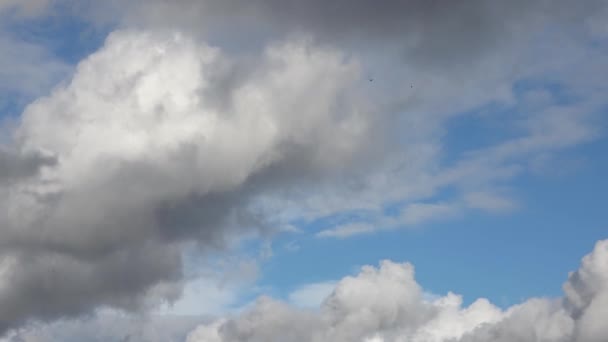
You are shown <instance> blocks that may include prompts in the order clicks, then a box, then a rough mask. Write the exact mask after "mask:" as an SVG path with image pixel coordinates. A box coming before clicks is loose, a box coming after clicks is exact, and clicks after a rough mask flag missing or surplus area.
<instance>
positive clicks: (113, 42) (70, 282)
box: [0, 31, 370, 329]
mask: <svg viewBox="0 0 608 342" xmlns="http://www.w3.org/2000/svg"><path fill="white" fill-rule="evenodd" d="M235 63H236V62H232V61H231V60H230V57H229V56H226V55H223V54H222V51H221V50H219V49H217V48H213V47H210V46H207V45H204V44H200V43H197V42H196V41H195V40H193V39H190V38H189V37H187V36H184V35H181V34H179V33H146V32H138V31H123V32H116V33H114V34H112V35H111V36H110V37H109V38H108V40H107V42H106V45H105V46H104V47H103V48H102V49H101V50H100V51H99V52H97V53H95V54H93V55H92V56H90V57H89V58H88V59H86V60H85V61H83V62H82V63H80V64H79V66H78V68H77V70H76V73H75V75H74V77H73V79H72V80H71V81H70V82H69V84H67V85H65V86H62V87H59V88H57V89H56V90H55V91H54V92H53V93H52V94H51V95H50V96H48V97H45V98H41V99H39V100H37V101H35V102H34V103H32V104H31V105H29V106H28V107H27V109H26V110H25V112H24V113H23V115H22V119H21V124H20V126H19V127H18V129H17V131H16V138H15V140H16V145H17V147H18V149H19V150H22V151H25V152H24V153H25V154H26V155H33V153H34V152H28V151H44V153H46V154H49V155H51V156H54V158H56V164H54V165H52V167H47V168H44V169H43V170H40V174H39V176H38V177H35V178H33V179H27V180H23V181H18V182H10V183H8V184H7V185H6V186H7V188H6V189H5V190H4V191H5V193H6V194H7V197H5V198H4V199H3V200H2V201H1V202H0V203H1V205H2V210H3V212H7V213H8V216H3V217H2V218H1V220H2V221H1V224H0V227H1V228H0V236H1V242H0V244H1V246H2V247H1V250H2V255H1V257H2V264H3V269H4V271H3V276H2V282H1V283H0V285H1V286H0V322H2V329H5V328H7V327H10V326H14V325H18V324H20V323H23V322H25V321H26V320H28V319H30V318H40V319H53V318H55V317H61V316H63V315H76V314H80V313H82V312H86V311H87V310H89V309H92V308H95V307H97V306H99V305H109V306H113V307H118V308H124V309H129V310H135V309H137V308H140V307H142V306H145V305H147V303H148V302H149V300H152V301H153V302H154V301H157V300H164V299H174V298H175V296H176V295H177V294H178V293H179V286H180V279H181V275H180V273H181V261H180V260H181V252H180V243H181V242H183V241H186V240H196V241H198V242H199V244H200V247H202V248H204V249H205V248H206V249H207V250H212V249H217V248H221V247H222V246H224V245H225V244H226V243H227V242H230V241H231V240H234V239H238V238H240V237H244V236H247V235H248V234H249V233H247V232H255V231H256V230H257V231H260V230H265V229H267V228H269V227H268V224H267V223H266V222H264V220H265V217H263V216H262V215H260V214H259V213H258V212H257V211H256V208H253V207H252V206H251V205H250V204H251V203H250V201H248V198H249V197H251V195H253V194H255V193H258V192H260V191H265V190H268V189H271V188H272V187H273V184H279V183H281V182H286V181H288V180H289V179H290V178H291V177H293V176H294V175H295V176H298V175H299V174H301V175H306V174H314V173H327V172H333V170H339V169H340V168H342V167H343V166H345V165H348V164H349V162H350V160H351V159H353V157H354V155H356V154H358V153H360V151H362V150H364V149H362V148H361V144H362V143H364V142H365V140H366V138H365V136H366V130H367V128H368V123H369V122H370V121H369V120H368V116H367V113H366V112H365V111H364V108H365V106H364V105H363V104H361V101H359V100H358V99H357V97H355V94H356V93H357V91H356V87H355V88H353V84H355V85H356V84H357V83H356V80H357V78H358V77H359V67H358V65H357V63H356V62H355V61H350V60H346V59H345V58H344V57H343V56H342V55H341V54H340V53H339V52H338V51H335V50H332V49H326V48H320V47H317V46H315V45H314V44H312V43H310V42H309V41H306V40H297V41H290V42H287V43H285V44H278V45H273V46H271V47H269V48H268V49H267V50H266V52H265V53H264V54H263V56H261V57H260V58H259V59H257V58H256V59H253V60H251V61H249V62H248V63H246V64H245V67H246V70H245V71H244V72H242V73H241V72H238V73H235V72H236V71H235V68H239V67H241V66H242V65H243V64H238V63H237V64H235ZM220 88H221V89H220ZM4 154H5V153H4V152H3V155H4ZM6 158H12V157H11V156H10V155H7V156H6V157H4V156H3V159H6ZM13 159H14V158H13ZM30 159H31V158H30ZM13 164H15V165H16V166H14V167H13V168H4V169H3V173H6V174H7V175H8V176H11V175H13V174H14V173H15V172H14V168H18V167H22V168H24V169H28V168H31V169H33V170H23V174H24V175H25V174H26V173H27V172H30V173H33V172H34V171H36V170H34V169H35V166H37V164H36V162H35V161H28V160H25V161H23V162H21V164H19V163H18V162H15V163H11V165H13ZM30 164H31V165H30ZM239 231H241V232H243V233H242V235H239V233H238V232H239ZM117 279H120V281H116V280H117Z"/></svg>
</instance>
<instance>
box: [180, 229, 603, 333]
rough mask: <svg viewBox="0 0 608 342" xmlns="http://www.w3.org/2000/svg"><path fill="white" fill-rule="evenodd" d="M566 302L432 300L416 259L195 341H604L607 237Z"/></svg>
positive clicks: (264, 307) (259, 309) (213, 327)
mask: <svg viewBox="0 0 608 342" xmlns="http://www.w3.org/2000/svg"><path fill="white" fill-rule="evenodd" d="M564 290H565V297H564V298H563V299H561V300H559V299H557V300H551V299H538V298H533V299H530V300H527V301H526V302H524V303H522V304H519V305H515V306H513V307H511V308H509V309H506V310H501V309H499V308H498V307H496V306H494V305H493V304H491V303H490V302H488V301H487V300H485V299H478V300H476V301H475V302H474V303H472V304H471V305H470V306H468V307H463V306H462V298H461V297H460V296H457V295H454V294H452V293H449V294H447V295H446V296H443V297H437V298H434V299H432V300H429V299H428V298H427V296H425V294H424V292H423V291H422V289H421V288H420V286H419V285H418V284H417V283H416V281H415V280H414V270H413V267H412V266H411V265H409V264H396V263H393V262H389V261H384V262H382V263H381V265H380V267H378V268H374V267H370V266H366V267H363V268H362V270H361V272H360V273H359V274H358V275H356V276H353V277H346V278H344V279H342V280H341V281H339V282H338V283H337V284H336V285H335V287H334V288H333V292H332V293H331V294H330V295H329V296H328V297H327V298H326V299H325V301H323V303H322V304H321V307H320V308H319V311H310V310H303V309H299V308H297V307H293V306H290V305H289V304H286V303H282V302H278V301H275V300H272V299H269V298H261V299H260V300H259V301H258V303H257V304H256V305H255V306H254V307H253V308H252V309H251V310H249V311H248V312H245V313H243V314H241V315H239V316H237V317H234V318H228V319H221V320H218V321H216V322H215V323H213V324H203V325H200V326H199V327H198V328H197V329H196V330H194V331H193V332H192V333H191V334H190V336H189V338H188V341H189V342H199V341H204V342H240V341H249V342H255V341H260V342H261V341H284V342H300V341H302V342H304V341H307V342H309V341H313V342H314V341H318V342H324V341H333V342H341V341H345V342H346V341H387V342H388V341H391V342H392V341H394V342H405V341H408V342H475V341H479V342H481V341H484V342H485V341H504V342H507V341H519V342H537V341H544V342H566V341H567V342H599V341H605V340H606V339H608V330H607V329H606V325H605V323H604V321H605V314H606V299H607V298H608V296H607V295H608V240H605V241H600V242H598V243H597V245H596V247H595V249H594V250H593V252H592V253H591V254H589V255H588V256H586V257H585V258H584V259H583V263H582V265H581V267H580V268H579V269H578V270H577V271H576V272H574V273H572V274H571V275H570V277H569V279H568V281H567V282H566V284H565V285H564Z"/></svg>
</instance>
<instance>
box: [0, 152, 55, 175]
mask: <svg viewBox="0 0 608 342" xmlns="http://www.w3.org/2000/svg"><path fill="white" fill-rule="evenodd" d="M56 163H57V160H56V159H55V158H54V157H53V156H50V155H45V154H44V153H41V152H37V151H32V152H20V151H17V150H14V149H11V148H8V147H3V146H1V145H0V184H2V183H6V182H11V181H15V180H17V179H20V178H28V177H33V176H36V175H37V174H38V173H39V172H40V169H41V168H43V167H45V166H53V165H55V164H56Z"/></svg>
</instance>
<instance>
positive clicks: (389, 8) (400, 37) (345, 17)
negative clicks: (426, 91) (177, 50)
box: [117, 0, 605, 69]
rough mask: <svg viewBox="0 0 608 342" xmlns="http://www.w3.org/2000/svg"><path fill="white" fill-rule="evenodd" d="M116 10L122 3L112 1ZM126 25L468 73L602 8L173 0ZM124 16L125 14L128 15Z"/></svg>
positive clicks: (142, 11) (396, 0) (541, 1)
mask: <svg viewBox="0 0 608 342" xmlns="http://www.w3.org/2000/svg"><path fill="white" fill-rule="evenodd" d="M117 6H121V7H123V6H125V5H124V4H122V3H120V4H118V3H117ZM126 7H127V8H130V9H131V10H130V11H129V10H127V11H126V12H125V13H127V14H126V18H128V19H127V20H129V21H134V22H139V23H141V24H142V25H146V24H150V25H153V26H155V25H167V26H173V25H180V26H181V27H184V28H186V29H188V28H189V29H193V30H194V31H196V32H207V34H210V35H211V36H217V39H219V40H222V38H223V37H230V38H232V39H234V40H236V41H237V42H238V43H239V44H242V45H245V46H248V44H250V41H251V40H253V41H255V40H256V38H255V37H258V39H263V38H262V37H268V36H270V37H276V36H277V35H279V36H280V35H283V34H285V33H288V34H289V33H305V34H312V35H314V36H315V38H316V39H318V40H319V41H325V42H329V43H337V44H340V45H342V46H348V47H350V48H353V47H354V48H358V49H362V50H370V51H373V50H380V51H382V53H384V54H386V53H396V54H397V55H398V56H400V58H401V59H402V60H403V61H405V62H407V63H409V64H414V65H416V66H417V67H423V68H437V67H438V68H444V67H450V68H451V67H458V68H467V69H468V68H471V67H472V66H474V65H475V64H476V63H478V62H479V61H478V59H479V58H480V57H481V56H483V55H485V54H493V53H496V51H501V50H502V49H504V48H505V46H506V47H509V46H510V44H512V43H514V42H518V41H522V40H525V39H526V38H528V37H527V36H528V35H529V34H530V33H531V32H535V31H537V30H543V29H545V28H547V27H548V26H547V25H555V24H557V25H560V26H561V25H571V24H575V25H578V24H580V23H581V22H582V21H584V20H585V19H586V18H588V17H590V16H591V15H593V14H594V13H596V12H598V11H599V10H600V9H602V8H604V7H605V3H604V2H603V1H601V0H597V1H596V0H590V1H583V2H572V1H565V0H558V1H549V0H537V1H525V0H515V1H508V2H505V1H483V0H466V1H450V0H431V1H428V0H388V1H383V2H382V3H378V2H377V1H373V0H354V1H348V0H330V1H322V0H312V1H297V0H288V1H281V0H253V1H246V0H228V1H222V0H177V1H171V2H169V1H162V0H159V1H153V2H141V3H140V2H138V1H133V2H130V5H126ZM129 13H132V15H130V14H129Z"/></svg>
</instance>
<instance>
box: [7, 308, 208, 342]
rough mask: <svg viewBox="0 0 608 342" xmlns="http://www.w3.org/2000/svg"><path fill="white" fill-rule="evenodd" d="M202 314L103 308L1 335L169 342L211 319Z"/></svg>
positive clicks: (26, 340)
mask: <svg viewBox="0 0 608 342" xmlns="http://www.w3.org/2000/svg"><path fill="white" fill-rule="evenodd" d="M208 320H209V319H208V318H205V317H201V316H165V315H147V316H131V315H125V314H121V313H116V312H100V313H97V314H95V315H91V316H87V317H82V318H80V319H75V320H61V321H57V322H55V323H52V324H46V325H42V324H41V325H35V326H30V327H28V329H21V330H19V331H17V332H14V333H12V334H10V335H8V336H7V338H5V339H0V340H1V341H3V342H53V341H63V342H81V341H91V342H127V341H130V342H131V341H139V342H168V341H184V340H185V339H186V337H187V335H188V332H189V331H190V330H192V329H193V328H194V327H196V325H197V324H200V322H201V321H208Z"/></svg>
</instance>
